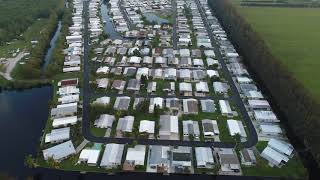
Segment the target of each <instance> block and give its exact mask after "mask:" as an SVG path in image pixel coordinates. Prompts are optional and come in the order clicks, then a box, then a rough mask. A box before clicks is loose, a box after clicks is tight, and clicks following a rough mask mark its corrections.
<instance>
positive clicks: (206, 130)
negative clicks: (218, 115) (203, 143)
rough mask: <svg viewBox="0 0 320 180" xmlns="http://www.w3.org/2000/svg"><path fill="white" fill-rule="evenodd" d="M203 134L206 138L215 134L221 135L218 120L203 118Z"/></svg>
mask: <svg viewBox="0 0 320 180" xmlns="http://www.w3.org/2000/svg"><path fill="white" fill-rule="evenodd" d="M202 129H203V135H204V137H206V138H213V137H214V136H215V135H219V134H220V131H219V127H218V123H217V121H216V120H211V119H203V120H202Z"/></svg>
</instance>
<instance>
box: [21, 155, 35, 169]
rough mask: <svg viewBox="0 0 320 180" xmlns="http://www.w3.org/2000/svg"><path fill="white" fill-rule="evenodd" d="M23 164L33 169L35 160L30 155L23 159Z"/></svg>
mask: <svg viewBox="0 0 320 180" xmlns="http://www.w3.org/2000/svg"><path fill="white" fill-rule="evenodd" d="M24 163H25V165H26V166H27V167H28V168H34V167H35V166H36V163H35V159H34V158H33V157H32V155H31V154H29V155H27V156H26V157H25V160H24Z"/></svg>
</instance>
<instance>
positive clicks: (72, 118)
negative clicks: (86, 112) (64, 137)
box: [52, 116, 78, 128]
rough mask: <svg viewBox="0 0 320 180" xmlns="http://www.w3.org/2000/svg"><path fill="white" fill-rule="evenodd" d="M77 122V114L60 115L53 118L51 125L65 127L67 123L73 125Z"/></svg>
mask: <svg viewBox="0 0 320 180" xmlns="http://www.w3.org/2000/svg"><path fill="white" fill-rule="evenodd" d="M77 122H78V118H77V116H69V117H62V118H55V119H53V121H52V127H53V128H58V127H66V126H68V125H75V124H77Z"/></svg>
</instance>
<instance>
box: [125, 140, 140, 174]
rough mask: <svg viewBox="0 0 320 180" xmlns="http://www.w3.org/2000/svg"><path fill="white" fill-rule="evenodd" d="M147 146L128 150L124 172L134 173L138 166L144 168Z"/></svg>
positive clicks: (138, 146) (137, 146)
mask: <svg viewBox="0 0 320 180" xmlns="http://www.w3.org/2000/svg"><path fill="white" fill-rule="evenodd" d="M145 156H146V146H145V145H136V146H135V147H133V148H132V147H129V148H128V150H127V155H126V160H125V162H124V164H123V170H124V171H134V170H135V167H136V166H144V161H145Z"/></svg>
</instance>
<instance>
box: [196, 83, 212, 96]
mask: <svg viewBox="0 0 320 180" xmlns="http://www.w3.org/2000/svg"><path fill="white" fill-rule="evenodd" d="M196 91H197V93H204V94H206V93H209V87H208V83H207V82H204V81H200V82H198V83H196Z"/></svg>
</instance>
